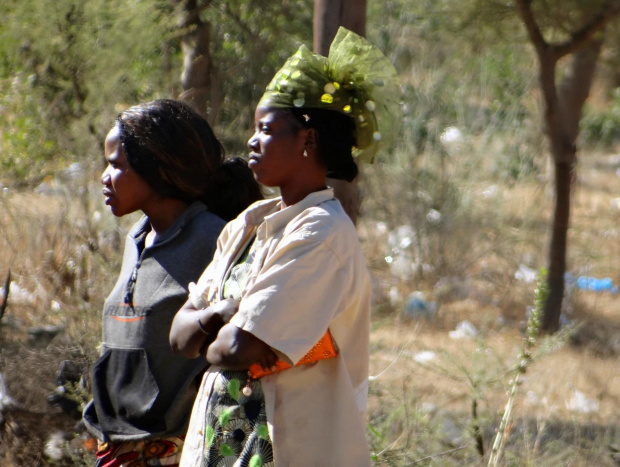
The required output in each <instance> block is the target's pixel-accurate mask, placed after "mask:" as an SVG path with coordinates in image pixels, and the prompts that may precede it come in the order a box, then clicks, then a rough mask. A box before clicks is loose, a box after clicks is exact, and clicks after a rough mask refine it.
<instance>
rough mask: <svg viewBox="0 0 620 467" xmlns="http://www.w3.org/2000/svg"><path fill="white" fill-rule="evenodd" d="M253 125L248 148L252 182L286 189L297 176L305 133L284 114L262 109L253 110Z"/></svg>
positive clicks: (289, 116) (292, 119) (277, 110)
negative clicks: (254, 179)
mask: <svg viewBox="0 0 620 467" xmlns="http://www.w3.org/2000/svg"><path fill="white" fill-rule="evenodd" d="M254 125H255V129H254V134H253V135H252V137H251V138H250V139H249V141H248V147H249V148H250V151H251V152H250V162H249V166H250V168H251V169H252V171H253V172H254V176H255V178H256V180H257V181H258V182H259V183H262V184H263V185H266V186H270V187H276V186H279V187H281V186H283V185H286V183H287V182H289V181H290V180H292V179H293V178H294V177H295V176H296V175H299V174H298V172H299V170H300V168H301V167H300V162H301V160H300V158H303V152H304V148H305V142H306V131H307V130H305V129H303V128H301V127H300V126H299V125H298V124H297V122H296V121H295V120H294V118H293V116H292V115H291V114H290V113H289V112H287V111H286V110H282V109H269V108H264V107H258V108H257V109H256V113H255V116H254Z"/></svg>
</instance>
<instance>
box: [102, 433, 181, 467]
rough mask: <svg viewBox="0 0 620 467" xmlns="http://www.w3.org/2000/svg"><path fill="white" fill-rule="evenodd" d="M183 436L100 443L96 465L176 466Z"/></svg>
mask: <svg viewBox="0 0 620 467" xmlns="http://www.w3.org/2000/svg"><path fill="white" fill-rule="evenodd" d="M184 439H185V437H184V436H182V437H179V436H172V437H170V438H157V439H147V440H142V441H125V442H107V443H100V444H99V448H98V449H97V464H96V467H151V466H166V467H178V465H179V461H180V460H181V453H182V451H183V443H184Z"/></svg>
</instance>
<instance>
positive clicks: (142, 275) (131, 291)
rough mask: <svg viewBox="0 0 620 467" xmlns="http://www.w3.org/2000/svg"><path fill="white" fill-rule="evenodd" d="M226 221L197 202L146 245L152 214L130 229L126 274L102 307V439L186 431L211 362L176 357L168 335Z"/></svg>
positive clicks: (96, 419)
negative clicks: (188, 286)
mask: <svg viewBox="0 0 620 467" xmlns="http://www.w3.org/2000/svg"><path fill="white" fill-rule="evenodd" d="M224 225H225V222H224V221H223V220H222V219H220V218H219V217H217V216H215V215H214V214H212V213H210V212H208V211H207V209H206V207H205V205H204V204H202V203H198V202H196V203H193V204H192V205H191V206H189V207H188V209H187V210H186V211H185V213H184V214H183V215H182V216H181V217H180V218H179V219H177V221H176V222H175V223H174V225H173V226H172V227H170V229H168V231H167V232H166V233H165V234H163V235H162V236H161V237H159V238H158V239H157V240H156V242H155V243H154V244H153V245H152V246H150V247H149V248H143V247H142V245H144V238H145V236H146V234H147V233H148V232H149V230H150V224H149V221H148V218H147V217H146V216H145V217H143V218H142V219H141V220H140V221H139V222H137V223H136V224H135V225H134V226H133V227H132V228H131V230H130V231H129V234H128V236H127V239H126V243H125V253H124V257H123V265H122V268H121V272H120V275H119V278H118V281H117V282H116V285H115V286H114V289H113V290H112V293H111V294H110V296H109V297H108V299H107V300H106V302H105V304H104V310H103V341H102V344H101V346H102V352H101V356H100V357H99V359H98V360H97V362H96V363H95V365H94V369H93V374H92V384H93V400H92V401H91V402H90V403H89V404H88V405H87V406H86V408H85V409H84V414H83V419H84V423H85V424H86V427H87V428H88V430H89V431H90V432H91V433H92V434H93V435H94V436H96V437H97V438H98V439H100V440H103V441H107V440H112V441H127V440H138V439H147V438H159V437H164V436H175V435H181V434H184V433H185V432H186V430H187V425H188V423H189V417H190V412H191V409H192V405H193V402H194V398H195V396H196V392H197V390H198V386H199V384H200V377H201V375H202V373H203V372H204V370H205V368H206V366H207V362H206V360H205V359H204V358H202V357H199V358H196V359H193V360H189V359H186V358H183V357H180V356H177V355H175V354H174V353H173V352H172V350H171V348H170V344H169V340H168V336H169V333H170V326H171V324H172V319H173V318H174V315H175V313H176V312H177V310H179V308H181V306H182V305H183V304H184V303H185V301H186V300H187V296H188V291H187V285H188V284H189V283H190V282H195V281H196V280H197V279H198V277H200V275H201V274H202V272H203V271H204V269H205V268H206V267H207V265H208V264H209V262H210V261H211V258H212V257H213V253H214V252H215V247H216V241H217V237H218V235H219V233H220V231H221V230H222V228H223V227H224Z"/></svg>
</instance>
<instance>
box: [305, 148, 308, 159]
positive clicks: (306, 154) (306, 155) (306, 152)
mask: <svg viewBox="0 0 620 467" xmlns="http://www.w3.org/2000/svg"><path fill="white" fill-rule="evenodd" d="M304 157H308V151H307V150H305V149H304Z"/></svg>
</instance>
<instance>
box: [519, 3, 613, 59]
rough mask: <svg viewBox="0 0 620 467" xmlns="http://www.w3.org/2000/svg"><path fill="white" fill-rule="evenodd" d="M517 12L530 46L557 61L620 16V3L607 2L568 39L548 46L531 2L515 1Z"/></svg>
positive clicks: (540, 53)
mask: <svg viewBox="0 0 620 467" xmlns="http://www.w3.org/2000/svg"><path fill="white" fill-rule="evenodd" d="M515 4H516V6H517V11H518V13H519V16H521V20H522V21H523V24H524V25H525V28H526V29H527V33H528V35H529V37H530V40H531V42H532V44H534V47H535V48H536V51H537V52H538V54H539V55H543V54H546V53H551V55H552V56H553V60H554V61H557V60H559V59H560V58H562V57H564V56H565V55H568V54H571V53H573V52H575V51H576V50H577V49H579V48H581V47H582V46H583V45H584V44H585V43H587V42H588V41H589V40H590V39H592V36H594V35H595V34H596V33H597V32H598V31H601V30H602V29H603V28H605V26H607V24H608V23H609V22H610V21H612V20H613V19H615V18H616V17H617V16H618V15H619V14H620V3H618V1H617V0H609V1H608V2H607V3H605V5H603V7H602V8H601V9H600V11H599V12H598V13H597V14H596V15H594V16H593V17H592V19H591V20H590V21H589V22H588V23H586V24H585V25H584V26H583V27H582V28H581V29H579V30H577V31H576V32H574V33H572V34H570V38H569V39H568V40H566V41H564V42H561V43H559V44H553V45H550V44H549V43H548V42H547V41H545V38H544V37H543V35H542V32H541V30H540V27H539V26H538V23H537V22H536V19H535V18H534V13H533V12H532V8H531V4H532V0H515Z"/></svg>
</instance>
